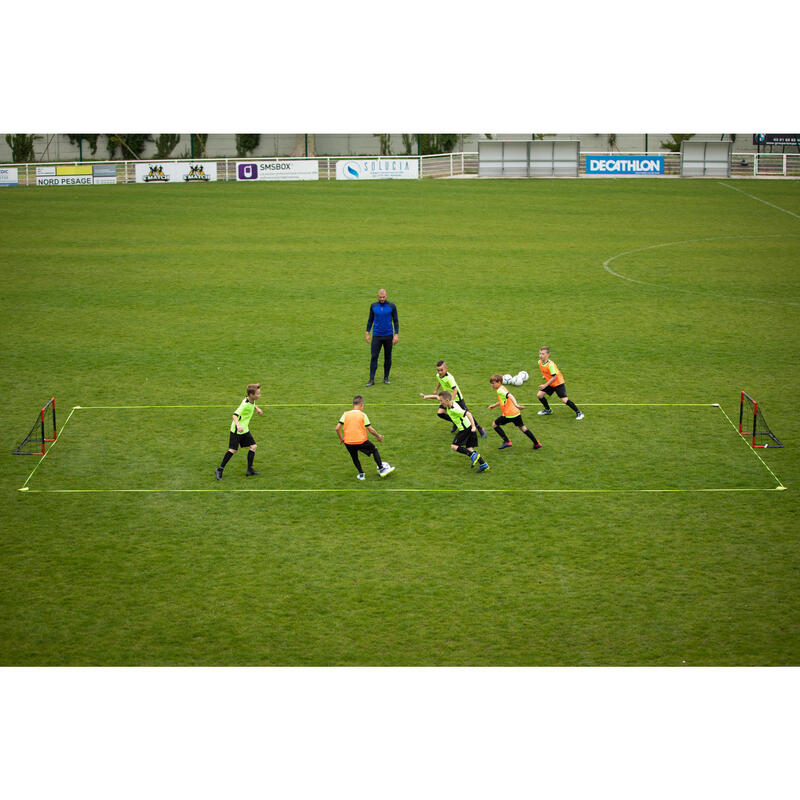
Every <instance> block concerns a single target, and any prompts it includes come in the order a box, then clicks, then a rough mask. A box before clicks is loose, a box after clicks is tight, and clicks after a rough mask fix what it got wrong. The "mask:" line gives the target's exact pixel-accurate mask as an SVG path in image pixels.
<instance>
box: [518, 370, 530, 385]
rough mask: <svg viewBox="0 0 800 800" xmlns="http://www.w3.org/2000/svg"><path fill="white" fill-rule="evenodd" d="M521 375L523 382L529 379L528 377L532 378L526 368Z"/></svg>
mask: <svg viewBox="0 0 800 800" xmlns="http://www.w3.org/2000/svg"><path fill="white" fill-rule="evenodd" d="M519 377H520V378H522V382H523V383H524V382H525V381H526V380H528V378H530V375H528V373H527V372H525V370H522V372H520V374H519Z"/></svg>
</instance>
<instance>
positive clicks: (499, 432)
mask: <svg viewBox="0 0 800 800" xmlns="http://www.w3.org/2000/svg"><path fill="white" fill-rule="evenodd" d="M495 431H496V432H497V435H498V436H499V437H500V438H501V439H502V440H503V441H504V442H507V441H508V436H506V432H505V431H504V430H503V429H502V428H495Z"/></svg>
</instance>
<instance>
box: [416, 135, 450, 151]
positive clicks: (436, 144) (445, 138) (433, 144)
mask: <svg viewBox="0 0 800 800" xmlns="http://www.w3.org/2000/svg"><path fill="white" fill-rule="evenodd" d="M417 137H418V139H419V154H420V155H421V156H426V155H431V154H435V153H452V152H453V148H454V147H455V146H456V144H457V143H458V134H457V133H419V134H417Z"/></svg>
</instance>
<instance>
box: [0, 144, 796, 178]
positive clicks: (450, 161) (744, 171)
mask: <svg viewBox="0 0 800 800" xmlns="http://www.w3.org/2000/svg"><path fill="white" fill-rule="evenodd" d="M598 156H599V157H607V156H613V157H620V156H624V157H631V158H650V157H653V156H658V157H659V158H663V160H664V170H663V173H661V174H660V175H659V176H651V177H663V176H673V177H678V176H680V174H681V154H680V153H663V152H662V153H657V154H655V153H644V152H640V153H633V152H631V153H620V152H613V153H612V152H605V153H600V152H597V153H588V152H587V153H580V156H579V168H578V175H579V176H586V175H587V171H586V160H587V158H589V157H598ZM478 171H479V155H478V153H477V152H460V153H443V154H439V155H426V156H388V157H377V156H376V157H368V158H353V157H350V156H310V157H300V158H257V159H248V158H211V159H209V158H205V159H141V160H129V161H91V162H87V161H83V162H81V161H63V162H50V163H47V164H42V163H28V164H0V186H48V185H69V184H90V185H91V184H94V185H97V184H112V183H123V184H125V183H168V182H173V183H178V182H184V181H185V182H201V181H252V180H273V181H277V180H343V179H345V180H347V179H365V178H411V179H422V178H457V177H477V176H478ZM730 175H731V177H735V178H748V177H749V178H754V177H756V178H757V177H778V178H800V154H798V153H734V154H733V155H732V156H731V165H730Z"/></svg>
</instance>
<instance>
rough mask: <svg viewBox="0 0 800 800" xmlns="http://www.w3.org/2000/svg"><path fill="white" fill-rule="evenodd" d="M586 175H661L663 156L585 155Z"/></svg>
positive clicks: (662, 172) (662, 171)
mask: <svg viewBox="0 0 800 800" xmlns="http://www.w3.org/2000/svg"><path fill="white" fill-rule="evenodd" d="M586 174H587V175H663V174H664V156H590V155H587V156H586Z"/></svg>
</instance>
